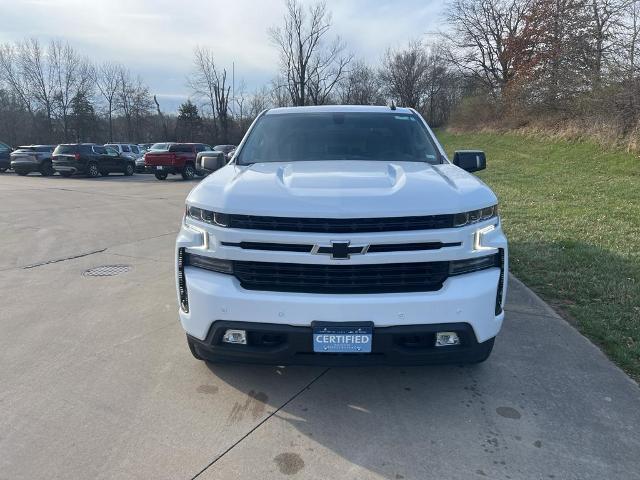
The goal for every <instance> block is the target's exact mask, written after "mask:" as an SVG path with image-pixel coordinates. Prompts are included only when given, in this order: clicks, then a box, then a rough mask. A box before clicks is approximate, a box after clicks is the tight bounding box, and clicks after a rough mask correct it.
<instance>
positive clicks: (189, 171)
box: [182, 163, 196, 180]
mask: <svg viewBox="0 0 640 480" xmlns="http://www.w3.org/2000/svg"><path fill="white" fill-rule="evenodd" d="M195 176H196V169H195V167H194V166H193V164H192V163H187V164H186V165H185V166H184V168H183V169H182V179H183V180H193V178H194V177H195Z"/></svg>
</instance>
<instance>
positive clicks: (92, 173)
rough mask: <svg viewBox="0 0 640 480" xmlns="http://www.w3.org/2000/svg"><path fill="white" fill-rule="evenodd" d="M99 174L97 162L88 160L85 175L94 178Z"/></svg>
mask: <svg viewBox="0 0 640 480" xmlns="http://www.w3.org/2000/svg"><path fill="white" fill-rule="evenodd" d="M99 175H100V169H99V168H98V164H97V163H96V162H89V164H88V165H87V177H89V178H96V177H97V176H99Z"/></svg>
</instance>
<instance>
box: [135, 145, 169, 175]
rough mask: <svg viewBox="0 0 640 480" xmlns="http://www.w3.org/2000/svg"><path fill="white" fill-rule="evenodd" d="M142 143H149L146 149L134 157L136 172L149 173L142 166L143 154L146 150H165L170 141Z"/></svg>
mask: <svg viewBox="0 0 640 480" xmlns="http://www.w3.org/2000/svg"><path fill="white" fill-rule="evenodd" d="M144 145H149V146H148V147H147V149H146V150H145V151H144V152H143V153H142V155H140V157H138V158H136V173H151V172H149V171H147V170H146V168H145V166H144V156H145V154H146V153H147V152H155V151H160V152H162V151H166V150H167V149H168V148H169V145H171V143H167V142H161V143H145V144H144Z"/></svg>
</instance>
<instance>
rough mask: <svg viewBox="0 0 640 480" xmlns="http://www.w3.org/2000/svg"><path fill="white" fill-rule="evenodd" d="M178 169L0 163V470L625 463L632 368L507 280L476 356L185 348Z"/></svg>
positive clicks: (513, 467)
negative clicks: (370, 357) (381, 361)
mask: <svg viewBox="0 0 640 480" xmlns="http://www.w3.org/2000/svg"><path fill="white" fill-rule="evenodd" d="M195 184H196V182H184V181H182V180H181V179H180V177H179V176H176V177H170V178H169V180H168V181H165V182H159V181H157V180H155V178H153V177H152V176H150V175H134V176H132V177H126V178H125V177H121V176H111V177H105V178H99V179H87V178H75V177H73V178H69V179H64V178H61V177H59V176H57V175H56V176H54V177H48V178H44V177H40V176H39V175H32V176H29V177H18V176H16V175H13V174H0V232H1V234H0V239H1V240H2V250H1V253H0V292H2V293H1V298H2V307H1V308H0V332H1V335H0V365H1V368H0V478H2V479H22V478H24V479H36V478H65V479H67V478H170V479H192V478H195V477H197V478H201V479H229V478H311V479H326V478H351V479H365V478H366V479H368V478H376V479H378V478H379V479H393V480H397V479H427V478H433V479H472V478H478V479H482V478H491V479H554V478H555V479H581V480H584V479H603V478H605V479H624V480H627V479H638V478H640V456H639V455H638V453H639V452H640V430H639V427H638V426H639V425H640V408H638V407H639V405H640V390H639V389H638V385H637V384H636V383H634V382H633V381H632V380H630V379H629V378H628V377H627V376H626V375H625V374H624V373H623V372H622V371H620V370H619V369H618V368H617V367H615V366H614V365H613V364H611V363H610V362H609V361H608V360H607V359H606V357H605V356H604V355H603V354H602V353H601V352H600V351H599V350H598V349H597V348H596V347H594V346H593V345H592V344H591V343H590V342H589V341H588V340H586V339H585V338H583V337H582V336H581V335H580V334H579V333H577V331H576V330H574V329H573V327H571V326H570V325H569V324H568V323H566V322H565V321H564V320H562V319H560V318H559V317H557V316H556V315H555V313H554V312H553V311H552V310H551V309H550V308H548V307H547V306H546V305H545V304H544V303H542V302H541V301H540V300H539V299H538V298H537V297H535V296H534V295H533V294H532V293H531V292H530V291H529V290H528V289H527V288H526V287H524V286H523V285H521V284H519V282H517V281H516V280H512V282H511V284H510V292H509V302H508V305H507V308H506V311H507V318H506V322H505V326H504V329H503V331H502V333H501V334H500V336H499V337H498V339H497V341H496V347H495V350H494V354H493V356H492V357H491V358H490V359H489V360H488V361H487V362H486V363H484V364H481V365H474V366H459V365H450V366H433V367H407V368H383V367H376V368H374V367H368V368H320V367H286V368H285V367H270V366H255V365H207V364H205V363H202V362H198V361H196V360H194V359H193V358H192V356H191V354H190V353H189V350H188V348H187V345H186V341H185V337H184V333H183V331H182V328H181V326H180V324H179V322H178V316H177V302H176V298H175V287H174V283H173V282H174V280H173V248H174V241H175V235H176V233H177V231H178V227H179V223H180V219H181V216H182V212H183V208H184V198H185V196H186V194H187V192H188V191H189V190H190V189H191V188H192V187H193V186H194V185H195ZM106 265H120V266H123V268H122V269H121V270H122V271H123V272H122V273H120V274H118V275H115V276H104V277H100V276H87V275H85V274H84V272H86V271H87V270H88V269H92V268H95V267H100V266H106Z"/></svg>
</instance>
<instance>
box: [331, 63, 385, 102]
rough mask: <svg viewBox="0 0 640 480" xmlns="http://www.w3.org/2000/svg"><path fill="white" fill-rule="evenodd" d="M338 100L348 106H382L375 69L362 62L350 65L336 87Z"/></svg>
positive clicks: (380, 87)
mask: <svg viewBox="0 0 640 480" xmlns="http://www.w3.org/2000/svg"><path fill="white" fill-rule="evenodd" d="M338 100H339V101H340V103H342V104H348V105H381V104H384V96H383V95H382V85H381V82H380V77H379V76H378V73H377V72H376V71H375V69H374V68H372V67H370V66H368V65H367V64H366V63H364V62H363V61H358V62H355V63H354V64H352V65H351V67H350V69H349V72H348V73H347V75H346V76H345V78H344V79H343V80H342V82H340V85H339V87H338Z"/></svg>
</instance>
